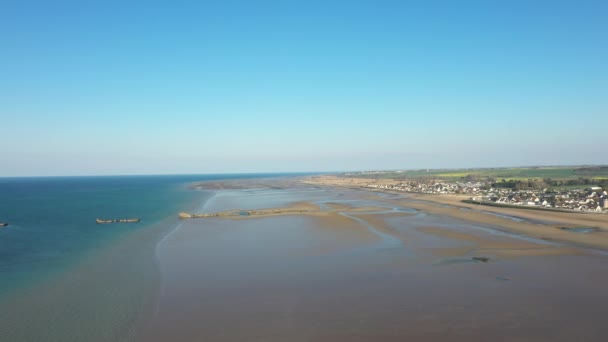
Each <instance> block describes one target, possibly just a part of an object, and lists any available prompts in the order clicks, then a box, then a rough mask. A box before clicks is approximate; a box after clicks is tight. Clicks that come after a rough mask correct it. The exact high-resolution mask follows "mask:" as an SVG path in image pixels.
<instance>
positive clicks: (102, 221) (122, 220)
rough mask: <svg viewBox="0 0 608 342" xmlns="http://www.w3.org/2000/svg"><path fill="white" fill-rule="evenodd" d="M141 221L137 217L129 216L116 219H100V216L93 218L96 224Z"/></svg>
mask: <svg viewBox="0 0 608 342" xmlns="http://www.w3.org/2000/svg"><path fill="white" fill-rule="evenodd" d="M139 221H141V220H140V219H138V218H130V219H118V220H102V219H100V218H97V219H95V222H96V223H97V224H104V223H136V222H139Z"/></svg>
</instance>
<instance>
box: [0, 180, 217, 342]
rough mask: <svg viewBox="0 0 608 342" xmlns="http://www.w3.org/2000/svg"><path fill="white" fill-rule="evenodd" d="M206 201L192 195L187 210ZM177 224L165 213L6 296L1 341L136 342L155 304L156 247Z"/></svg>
mask: <svg viewBox="0 0 608 342" xmlns="http://www.w3.org/2000/svg"><path fill="white" fill-rule="evenodd" d="M183 189H184V190H183V191H195V190H188V189H187V188H183ZM205 196H206V195H205V194H204V193H202V194H200V195H194V196H193V197H192V198H191V199H189V200H188V201H187V202H186V203H187V205H186V206H187V207H188V208H192V209H194V208H197V207H198V206H200V205H201V201H202V200H206V199H205ZM179 223H180V222H179V220H178V219H176V218H175V216H174V214H172V213H167V216H164V218H160V219H158V220H155V221H152V222H146V223H145V224H144V225H143V226H141V227H138V228H137V229H135V230H126V231H125V232H124V233H122V234H120V235H117V236H116V237H115V238H114V239H112V240H109V241H106V242H105V243H104V244H102V245H99V246H98V247H96V248H95V249H91V250H90V251H88V252H87V253H86V254H84V255H82V256H79V258H78V259H75V260H74V262H73V263H72V264H69V265H67V266H66V267H65V268H64V269H61V270H59V271H57V273H54V274H52V275H49V276H48V277H46V278H45V279H42V280H41V281H38V282H36V283H32V284H27V285H24V286H21V287H19V288H16V289H15V290H13V291H11V292H10V293H7V295H6V296H3V298H2V299H1V303H2V310H0V331H2V333H0V339H4V338H6V339H7V340H15V341H19V340H48V341H83V340H86V341H108V340H111V341H130V340H133V339H135V338H136V337H137V335H138V334H139V332H140V331H141V329H142V327H143V326H144V325H145V324H146V322H147V321H148V320H149V319H150V317H152V315H154V313H155V311H154V310H155V308H156V305H157V302H158V295H159V289H160V281H161V279H162V278H161V275H160V272H159V267H158V260H157V257H156V246H157V244H158V243H159V242H160V241H161V240H162V238H163V237H165V236H166V235H167V234H168V233H170V232H172V231H173V230H174V229H175V228H176V227H177V226H178V225H179ZM51 327H52V329H50V328H51ZM66 332H69V335H68V336H69V337H66V336H65V335H63V334H65V333H66Z"/></svg>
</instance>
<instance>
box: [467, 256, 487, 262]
mask: <svg viewBox="0 0 608 342" xmlns="http://www.w3.org/2000/svg"><path fill="white" fill-rule="evenodd" d="M471 259H473V260H477V261H481V262H488V261H490V258H487V257H473V258H471Z"/></svg>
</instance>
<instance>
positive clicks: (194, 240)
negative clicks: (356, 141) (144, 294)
mask: <svg viewBox="0 0 608 342" xmlns="http://www.w3.org/2000/svg"><path fill="white" fill-rule="evenodd" d="M296 185H297V184H295V183H291V182H287V183H282V184H281V185H277V186H275V187H264V188H262V187H253V186H252V189H257V190H251V189H240V190H239V189H235V188H236V186H235V187H232V188H230V187H227V186H225V188H224V190H218V192H217V193H216V197H214V198H212V199H211V200H210V201H209V202H208V203H207V205H206V206H205V207H203V208H200V210H199V213H210V212H221V211H226V210H237V209H238V210H254V209H280V208H290V207H293V206H298V205H301V203H304V202H305V203H307V204H306V205H307V207H308V208H311V207H310V206H317V208H314V209H310V210H309V211H307V212H302V213H294V212H289V211H288V210H287V211H283V212H282V213H276V214H274V215H273V214H271V213H268V214H267V215H261V216H246V217H211V218H204V219H192V220H184V221H182V223H181V225H180V227H179V229H177V230H175V231H173V232H172V233H171V234H170V235H169V236H167V237H166V238H165V239H164V240H163V241H162V242H161V243H160V244H159V245H158V246H157V258H158V262H159V265H160V271H161V276H162V283H161V284H162V285H161V293H160V296H159V300H158V306H157V310H155V312H154V314H153V317H152V318H151V319H150V320H149V321H148V322H147V323H145V324H144V325H143V332H142V333H141V334H140V335H139V336H138V339H139V340H141V341H166V340H171V341H197V340H204V341H343V340H348V341H404V340H420V339H424V340H442V341H445V340H450V341H470V340H488V339H499V340H517V341H521V340H534V341H538V340H544V341H571V340H575V339H579V340H580V339H582V340H590V341H596V340H597V341H601V340H604V339H605V338H606V336H607V335H608V329H607V328H606V327H605V324H604V323H603V322H604V321H605V319H604V316H605V308H606V307H608V293H607V292H606V291H605V284H606V281H607V280H608V256H607V254H606V253H601V252H598V251H597V250H592V249H586V248H583V247H581V246H582V245H581V244H578V243H571V242H568V241H565V242H556V240H558V239H557V238H556V239H555V240H551V241H547V240H545V239H538V238H535V236H534V234H531V236H527V235H516V234H512V233H510V232H511V231H517V230H518V229H519V230H525V229H532V228H535V229H539V228H543V229H544V228H547V229H551V231H553V230H555V232H556V234H557V235H555V236H558V235H559V234H558V233H560V231H559V230H558V229H555V228H554V227H549V226H547V227H545V226H542V225H537V224H531V223H527V222H514V221H512V220H509V219H506V218H501V217H495V216H492V215H488V214H484V213H470V212H463V211H462V210H460V209H459V208H453V207H442V206H437V205H436V204H434V203H428V202H425V201H419V200H414V201H408V200H407V199H403V198H394V197H392V196H384V195H383V194H376V193H371V194H370V192H367V191H357V190H350V189H336V188H325V187H314V188H312V187H307V186H303V185H299V186H296ZM247 186H251V184H248V185H247ZM298 203H300V204H298ZM457 213H460V214H457ZM461 214H462V215H461ZM513 225H516V229H513V228H512V226H513ZM561 233H564V234H565V233H567V234H576V233H572V232H565V231H561ZM591 234H596V235H599V234H603V233H602V232H600V233H597V232H596V233H591ZM542 235H545V234H542ZM581 235H583V234H581ZM600 236H601V235H600ZM574 242H576V241H574ZM598 247H599V245H598ZM479 257H482V258H489V259H488V260H487V262H482V261H479V260H475V259H474V258H479ZM484 260H485V259H484Z"/></svg>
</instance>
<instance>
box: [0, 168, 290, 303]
mask: <svg viewBox="0 0 608 342" xmlns="http://www.w3.org/2000/svg"><path fill="white" fill-rule="evenodd" d="M269 176H275V177H276V176H284V175H277V174H241V175H187V176H113V177H46V178H0V222H8V223H9V226H7V227H4V228H1V229H0V278H1V279H2V282H0V297H1V296H3V295H6V294H7V293H10V291H11V290H13V289H17V288H20V287H23V286H27V285H31V284H35V283H37V282H40V281H41V280H43V279H44V278H46V277H48V276H51V275H53V274H55V273H57V272H58V271H61V270H65V269H66V268H69V266H70V265H73V264H75V263H76V262H77V261H78V260H79V259H80V258H82V257H83V256H85V255H87V254H89V253H90V252H91V251H94V250H96V249H99V248H102V247H104V246H106V245H108V244H109V243H111V242H112V241H116V240H117V239H119V238H120V236H122V235H124V234H126V233H129V232H133V231H134V230H141V229H145V228H146V227H149V226H151V225H152V224H154V223H158V222H159V221H161V220H162V219H164V218H166V217H169V216H171V215H175V214H176V213H177V212H178V211H180V210H184V209H186V207H187V206H188V205H190V204H191V203H195V202H196V201H197V199H198V198H202V192H201V191H195V190H191V189H189V188H188V184H190V183H192V182H196V181H205V180H219V179H230V178H257V177H269ZM97 217H100V218H109V219H116V218H131V217H138V218H141V220H142V222H140V223H130V224H109V225H98V224H96V223H95V218H97Z"/></svg>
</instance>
